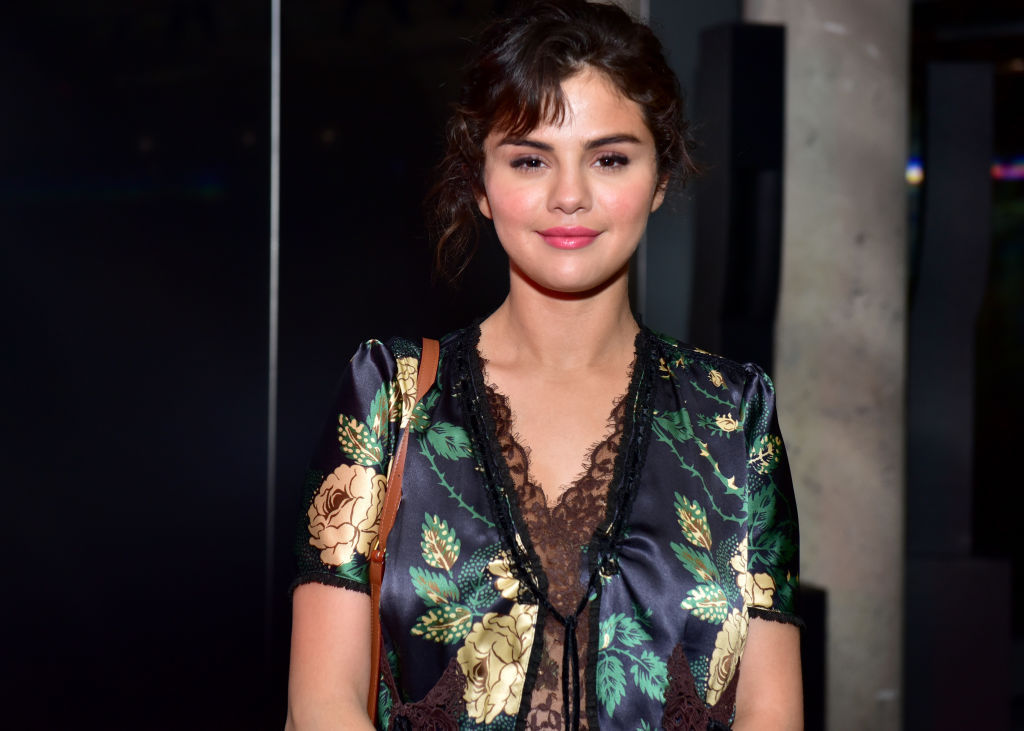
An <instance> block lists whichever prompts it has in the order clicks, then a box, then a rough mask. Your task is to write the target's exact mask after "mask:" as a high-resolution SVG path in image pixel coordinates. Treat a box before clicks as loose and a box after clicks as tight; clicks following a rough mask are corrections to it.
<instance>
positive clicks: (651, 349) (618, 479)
mask: <svg viewBox="0 0 1024 731" xmlns="http://www.w3.org/2000/svg"><path fill="white" fill-rule="evenodd" d="M634 348H635V351H636V354H635V356H634V357H635V363H634V366H633V376H632V378H631V379H630V384H629V391H628V392H627V393H626V415H625V424H624V426H623V432H622V441H621V442H620V444H619V454H618V455H617V456H616V458H615V464H614V467H613V471H612V480H611V484H610V485H609V489H608V504H607V506H606V510H607V513H606V516H605V520H604V522H603V523H602V524H601V525H599V526H598V528H597V530H596V531H595V532H594V537H593V539H592V540H591V542H590V547H589V548H588V550H587V556H588V558H589V561H590V571H591V575H594V573H595V572H600V574H601V575H602V576H604V577H606V578H610V577H611V576H614V575H615V574H617V573H618V572H619V563H618V551H619V543H620V542H621V541H622V539H623V537H624V536H625V532H626V529H627V527H628V522H629V520H628V519H629V516H630V514H631V513H632V510H633V502H634V499H635V498H636V492H637V484H636V483H637V478H638V477H639V475H640V472H641V470H642V469H643V466H644V462H645V460H646V459H647V445H648V444H649V443H650V434H651V428H650V422H651V408H652V404H651V401H652V394H653V389H652V385H653V384H654V378H655V377H656V376H657V368H658V350H657V336H655V335H654V333H652V332H651V331H650V330H649V329H647V328H646V327H642V328H641V330H640V332H639V333H637V337H636V344H635V346H634ZM602 586H603V583H602V582H600V581H599V582H597V586H596V587H595V589H594V591H595V595H596V598H597V599H598V600H599V599H600V596H601V590H602ZM589 614H590V616H589V622H590V635H589V637H588V640H589V641H588V647H587V674H586V680H585V687H586V689H587V721H588V722H589V724H590V727H591V728H599V723H598V716H597V712H598V708H599V706H598V700H597V651H598V646H599V640H600V632H599V631H598V627H599V624H600V601H594V602H592V603H591V605H590V613H589Z"/></svg>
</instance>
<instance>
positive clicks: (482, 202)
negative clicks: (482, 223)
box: [476, 192, 494, 221]
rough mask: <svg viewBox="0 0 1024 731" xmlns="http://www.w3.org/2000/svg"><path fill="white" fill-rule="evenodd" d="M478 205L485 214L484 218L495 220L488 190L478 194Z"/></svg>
mask: <svg viewBox="0 0 1024 731" xmlns="http://www.w3.org/2000/svg"><path fill="white" fill-rule="evenodd" d="M476 205H477V207H478V208H479V209H480V212H481V213H482V214H484V218H488V219H490V220H492V221H493V220H494V217H493V216H492V215H491V202H490V201H489V200H487V193H486V192H483V193H479V194H477V197H476Z"/></svg>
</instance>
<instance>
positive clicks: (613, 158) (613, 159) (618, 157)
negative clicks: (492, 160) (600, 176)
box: [511, 152, 629, 170]
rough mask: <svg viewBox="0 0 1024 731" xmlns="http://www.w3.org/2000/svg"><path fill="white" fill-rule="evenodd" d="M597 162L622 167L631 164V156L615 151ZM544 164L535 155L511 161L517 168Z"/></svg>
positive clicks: (532, 167) (602, 164)
mask: <svg viewBox="0 0 1024 731" xmlns="http://www.w3.org/2000/svg"><path fill="white" fill-rule="evenodd" d="M597 163H598V167H601V168H621V167H625V166H626V165H629V158H628V157H626V156H625V155H623V154H621V153H617V152H613V153H608V154H605V155H601V156H600V157H598V158H597ZM543 164H544V161H543V160H541V159H540V158H539V157H536V156H533V155H530V156H526V157H517V158H515V159H514V160H512V163H511V165H512V167H513V168H514V169H516V170H520V169H523V170H536V169H537V168H539V167H540V166H541V165H543Z"/></svg>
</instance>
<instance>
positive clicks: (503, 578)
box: [487, 551, 519, 600]
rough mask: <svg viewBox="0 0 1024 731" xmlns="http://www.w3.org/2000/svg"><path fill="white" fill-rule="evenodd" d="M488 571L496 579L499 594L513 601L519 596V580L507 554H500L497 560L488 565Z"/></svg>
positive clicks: (495, 586) (495, 584)
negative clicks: (513, 571)
mask: <svg viewBox="0 0 1024 731" xmlns="http://www.w3.org/2000/svg"><path fill="white" fill-rule="evenodd" d="M487 570H488V571H489V572H490V573H491V574H492V575H493V576H494V577H495V579H494V588H495V589H496V590H497V591H498V593H500V594H501V595H502V596H503V597H505V598H506V599H512V600H515V599H516V597H518V596H519V579H517V578H516V577H515V574H513V573H512V566H511V565H510V564H509V561H508V554H507V553H505V552H504V551H502V552H501V553H499V554H498V557H497V558H495V559H494V560H493V561H491V562H490V563H489V564H487Z"/></svg>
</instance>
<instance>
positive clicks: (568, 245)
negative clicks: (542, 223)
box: [537, 226, 601, 249]
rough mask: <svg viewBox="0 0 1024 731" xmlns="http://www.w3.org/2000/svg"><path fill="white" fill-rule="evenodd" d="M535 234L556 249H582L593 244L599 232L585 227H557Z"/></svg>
mask: <svg viewBox="0 0 1024 731" xmlns="http://www.w3.org/2000/svg"><path fill="white" fill-rule="evenodd" d="M537 233H539V234H540V235H541V238H543V239H544V241H545V242H547V244H548V245H549V246H553V247H555V248H556V249H582V248H583V247H584V246H589V245H590V244H592V243H594V239H596V238H597V237H598V236H599V235H600V233H601V232H600V231H595V230H594V229H592V228H586V227H585V226H557V227H555V228H549V229H545V230H543V231H538V232H537Z"/></svg>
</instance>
